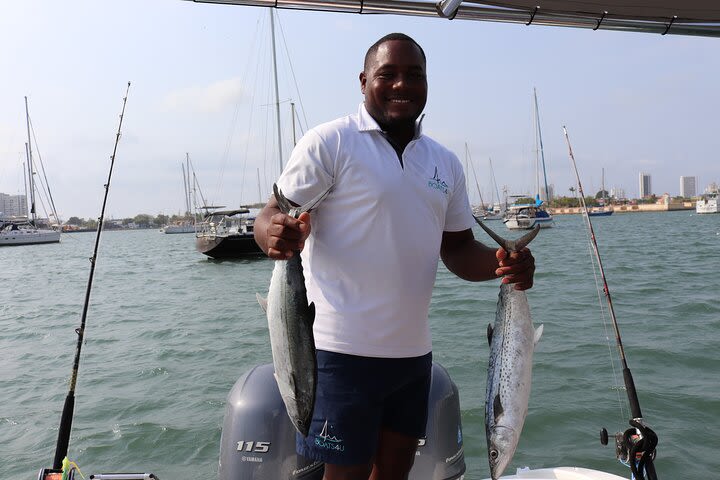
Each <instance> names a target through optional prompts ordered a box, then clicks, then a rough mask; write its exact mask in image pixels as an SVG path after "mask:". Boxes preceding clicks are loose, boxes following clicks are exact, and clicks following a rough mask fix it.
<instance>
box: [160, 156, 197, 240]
mask: <svg viewBox="0 0 720 480" xmlns="http://www.w3.org/2000/svg"><path fill="white" fill-rule="evenodd" d="M185 164H187V169H186V168H185V165H183V164H182V163H181V164H180V166H181V167H182V175H183V189H184V190H185V219H184V220H182V221H178V222H175V223H173V224H168V225H164V226H163V227H162V228H161V229H160V233H194V232H195V221H194V218H193V217H192V215H191V212H192V209H191V208H192V202H191V201H190V184H191V183H190V154H188V153H185Z"/></svg>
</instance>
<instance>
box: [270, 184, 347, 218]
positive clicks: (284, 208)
mask: <svg viewBox="0 0 720 480" xmlns="http://www.w3.org/2000/svg"><path fill="white" fill-rule="evenodd" d="M334 185H335V184H332V185H330V186H329V187H328V188H326V189H325V190H323V191H322V192H320V194H319V195H318V196H316V197H315V198H313V199H312V200H310V201H309V202H307V203H306V204H304V205H301V206H299V207H293V205H292V204H291V203H290V201H289V200H288V199H287V198H286V197H285V195H283V193H282V190H280V187H278V186H277V184H273V193H274V194H275V199H276V200H277V202H278V207H279V208H280V211H281V212H283V213H287V214H289V215H291V216H293V217H295V218H297V217H299V216H300V214H301V213H305V212H309V211H310V210H312V209H313V208H315V207H317V205H318V204H319V203H320V202H322V201H323V200H324V199H325V197H327V195H328V193H330V190H332V188H333V186H334Z"/></svg>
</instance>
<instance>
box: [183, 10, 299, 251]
mask: <svg viewBox="0 0 720 480" xmlns="http://www.w3.org/2000/svg"><path fill="white" fill-rule="evenodd" d="M270 38H271V44H272V49H271V50H272V62H273V82H274V87H275V101H274V103H275V118H276V122H277V125H276V129H277V147H278V157H279V160H280V171H279V172H278V174H279V173H280V172H282V168H283V167H282V163H283V153H282V152H283V150H282V135H281V132H282V130H281V128H280V97H279V93H278V77H277V55H276V51H275V14H274V13H273V11H272V10H270ZM293 127H294V124H293ZM203 208H204V209H205V217H204V218H203V220H202V222H201V223H199V224H198V226H197V227H198V228H197V232H196V234H195V236H196V242H195V246H196V249H197V250H198V251H199V252H201V253H203V254H205V255H207V256H209V257H212V258H223V259H231V258H246V257H256V256H261V255H264V252H263V251H262V249H261V248H260V247H259V246H258V244H257V242H255V237H254V224H255V218H256V216H257V214H258V213H259V209H252V208H250V207H248V206H240V207H238V208H235V209H231V210H225V208H226V207H224V206H222V207H203Z"/></svg>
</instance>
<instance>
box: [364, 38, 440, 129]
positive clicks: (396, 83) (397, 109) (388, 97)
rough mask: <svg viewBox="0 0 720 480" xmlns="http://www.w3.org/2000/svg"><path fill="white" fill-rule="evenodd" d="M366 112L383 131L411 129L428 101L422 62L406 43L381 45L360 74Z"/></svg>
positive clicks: (414, 49) (417, 51)
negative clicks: (407, 127) (402, 127)
mask: <svg viewBox="0 0 720 480" xmlns="http://www.w3.org/2000/svg"><path fill="white" fill-rule="evenodd" d="M360 88H361V91H362V93H363V94H364V95H365V108H366V109H367V111H368V113H370V115H372V117H373V118H374V119H375V120H376V121H377V122H378V123H379V124H380V126H381V127H382V128H383V129H385V130H388V129H392V128H393V127H398V126H407V125H408V124H411V125H414V123H415V120H417V118H418V117H419V116H420V114H421V113H422V111H423V109H424V108H425V102H426V101H427V76H426V75H425V61H424V60H423V57H422V54H421V53H420V50H419V49H418V47H417V46H416V45H415V44H413V43H412V42H409V41H406V40H389V41H387V42H384V43H382V44H381V45H380V46H379V47H378V49H377V52H376V53H375V55H374V56H373V57H371V58H370V59H369V62H368V65H367V66H366V68H365V71H364V72H362V73H361V74H360Z"/></svg>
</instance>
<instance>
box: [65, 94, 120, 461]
mask: <svg viewBox="0 0 720 480" xmlns="http://www.w3.org/2000/svg"><path fill="white" fill-rule="evenodd" d="M129 92H130V82H128V84H127V89H126V91H125V96H124V97H123V105H122V111H121V113H120V123H119V124H118V128H117V134H116V135H115V146H114V147H113V152H112V155H111V156H110V170H109V172H108V178H107V182H106V183H105V185H104V188H105V195H104V197H103V203H102V209H101V210H100V218H98V226H97V234H96V236H95V248H94V250H93V255H92V257H90V275H89V276H88V283H87V290H86V291H85V303H84V304H83V310H82V317H81V320H80V327H79V328H77V329H76V330H75V333H77V336H78V338H77V346H76V347H75V359H74V361H73V369H72V375H71V376H70V388H69V390H68V394H67V396H66V397H65V405H64V406H63V411H62V416H61V418H60V428H59V430H58V438H57V444H56V447H55V460H54V461H53V469H56V470H58V469H60V468H62V464H63V459H65V457H66V456H67V452H68V445H69V443H70V430H71V429H72V419H73V411H74V409H75V386H76V384H77V375H78V369H79V367H80V352H81V350H82V344H83V338H84V336H85V324H86V320H87V312H88V306H89V304H90V291H91V289H92V283H93V276H94V274H95V265H96V263H97V252H98V246H99V245H100V233H101V232H102V227H103V219H104V217H105V206H106V204H107V198H108V192H109V191H110V179H111V178H112V171H113V166H114V165H115V154H116V153H117V147H118V143H119V142H120V129H121V127H122V122H123V117H124V115H125V105H126V104H127V97H128V93H129Z"/></svg>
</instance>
